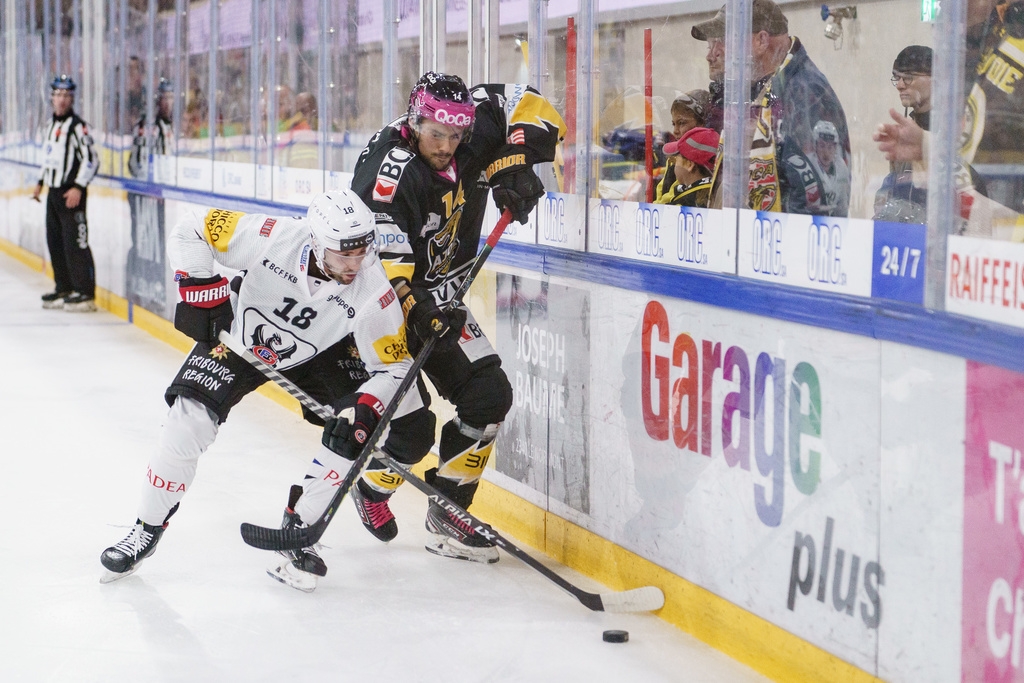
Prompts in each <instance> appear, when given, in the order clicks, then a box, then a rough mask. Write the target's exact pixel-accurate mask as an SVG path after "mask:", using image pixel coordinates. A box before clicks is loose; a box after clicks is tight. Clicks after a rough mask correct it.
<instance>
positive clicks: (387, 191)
mask: <svg viewBox="0 0 1024 683" xmlns="http://www.w3.org/2000/svg"><path fill="white" fill-rule="evenodd" d="M397 189H398V183H396V182H394V181H392V180H387V179H386V178H381V177H380V176H377V182H375V183H374V184H373V200H374V201H376V202H384V203H386V204H390V203H391V202H392V201H393V200H394V198H395V190H397Z"/></svg>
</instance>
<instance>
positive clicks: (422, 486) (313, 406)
mask: <svg viewBox="0 0 1024 683" xmlns="http://www.w3.org/2000/svg"><path fill="white" fill-rule="evenodd" d="M221 341H223V342H224V343H225V344H227V345H228V348H230V349H231V350H232V351H235V353H237V354H238V355H239V356H241V357H243V358H244V359H245V360H246V361H248V362H249V364H250V365H252V366H253V367H255V368H256V369H257V370H259V371H260V372H262V373H263V374H264V375H266V376H267V377H269V378H270V379H272V380H273V381H274V382H276V383H277V384H278V385H279V386H280V387H281V388H283V389H284V390H285V391H287V392H288V393H289V394H291V395H292V396H294V397H295V398H296V399H297V400H298V401H299V402H300V403H301V404H302V405H303V406H305V407H306V408H308V409H309V410H311V411H313V412H314V413H316V414H317V415H319V416H320V417H323V418H325V419H328V418H330V417H332V416H333V413H332V412H331V410H330V409H329V408H327V407H326V406H325V405H323V404H322V403H319V402H318V401H317V400H316V399H315V398H313V397H312V396H310V395H309V394H307V393H306V392H304V391H303V390H302V389H300V388H299V387H297V386H295V385H294V384H292V382H291V381H290V380H289V379H288V378H287V377H285V376H284V375H282V374H280V373H279V372H277V371H276V370H274V369H273V368H270V367H269V366H267V365H265V364H264V363H263V361H261V360H259V359H258V358H257V357H256V356H255V355H253V354H252V353H251V352H249V351H248V350H246V349H245V347H240V349H236V348H235V346H236V345H238V342H237V341H236V340H235V339H234V338H233V337H231V336H230V335H229V334H227V333H226V332H222V333H221ZM419 357H423V354H420V356H419ZM382 421H383V418H382ZM367 443H368V444H369V441H367ZM364 453H366V451H364ZM376 457H377V458H378V459H380V460H381V461H382V462H384V463H385V464H386V465H387V466H388V467H390V468H391V469H392V470H394V471H395V472H397V473H398V474H400V475H401V476H402V477H403V478H404V479H406V480H408V481H409V482H410V483H411V484H412V485H413V486H414V487H416V488H417V489H419V490H420V491H422V492H423V493H424V494H426V496H427V498H428V499H429V500H431V501H433V502H435V503H437V504H438V505H441V506H442V507H443V508H444V509H445V511H446V512H448V513H450V514H452V515H455V516H456V517H458V518H459V519H460V520H462V521H463V522H465V523H466V524H468V525H469V526H470V527H471V528H472V529H473V533H475V534H477V535H479V536H482V537H483V538H486V539H487V540H489V541H491V542H492V543H494V544H495V545H496V546H498V547H499V548H501V549H502V550H504V551H505V552H507V553H508V554H509V555H512V556H514V557H516V558H518V559H520V560H522V561H523V562H525V563H526V564H527V565H529V566H530V567H532V568H534V569H536V570H537V571H538V572H540V573H541V574H543V575H544V576H545V577H547V578H548V579H550V580H551V581H552V582H554V583H555V585H557V586H558V587H559V588H561V589H562V590H564V591H565V592H567V593H569V595H571V596H573V597H574V598H576V599H577V600H579V601H580V602H581V603H582V604H583V605H584V607H587V608H588V609H591V610H593V611H595V612H649V611H652V610H656V609H661V607H662V606H664V604H665V595H664V593H662V592H661V589H660V588H657V587H655V586H643V587H641V588H633V589H631V590H626V591H616V592H610V593H590V592H587V591H585V590H583V589H582V588H579V587H577V586H575V585H573V584H572V583H569V582H568V581H567V580H565V579H563V578H562V577H561V576H559V575H558V574H556V573H555V572H553V571H552V570H550V569H548V568H547V567H546V566H544V565H543V564H541V563H540V561H538V560H537V559H536V558H534V557H533V556H532V555H530V554H529V553H527V552H526V551H524V550H522V549H520V548H519V547H518V546H517V545H515V544H514V543H512V542H511V541H509V540H508V539H506V538H505V537H504V536H502V535H501V534H499V533H498V532H497V531H495V530H494V528H492V527H491V526H490V525H488V524H485V523H484V522H481V521H480V520H479V519H477V518H476V517H474V516H473V515H471V514H470V513H468V512H466V511H465V510H463V509H462V508H461V507H459V506H458V505H456V504H455V503H453V502H452V501H451V500H450V499H449V498H447V497H446V496H444V495H443V494H441V493H440V492H439V491H438V490H437V489H435V488H434V487H433V486H431V485H430V484H428V483H427V482H425V481H423V480H422V479H420V478H419V477H417V476H416V475H415V474H413V473H412V472H411V471H409V470H408V469H407V468H406V466H405V465H403V464H401V463H399V462H397V461H395V459H394V458H392V457H391V456H389V455H387V453H385V452H383V451H378V454H377V455H376ZM357 462H358V461H357ZM366 462H367V463H368V462H369V459H367V461H366ZM356 469H357V468H356V464H355V463H354V464H353V465H352V467H351V468H350V469H349V472H350V473H351V472H354V471H356ZM363 469H365V468H364V467H360V468H359V471H360V474H361V473H362V470H363ZM346 479H347V477H346ZM350 488H351V485H350ZM333 502H334V501H332V503H333ZM339 502H340V500H339ZM325 514H326V513H325ZM332 514H333V513H332ZM317 523H319V520H318V522H317ZM324 526H326V523H325V524H324ZM253 529H255V530H258V532H281V531H282V530H281V529H264V528H263V527H257V526H253V525H251V524H243V525H242V537H243V538H244V539H245V542H246V543H248V544H249V545H252V546H255V547H257V548H262V549H264V550H276V549H277V548H276V547H265V544H267V543H269V542H268V541H265V540H264V537H267V535H266V534H263V535H262V536H260V537H256V536H253V535H252V534H253V533H254V532H253V531H252V530H253ZM310 529H312V526H311V527H307V528H306V529H299V530H297V531H309V530H310ZM247 533H249V534H250V536H247V535H246V534H247ZM321 533H322V531H321ZM277 535H278V534H274V536H277ZM250 537H251V538H252V540H250ZM290 537H291V536H290V535H288V538H290ZM317 538H319V536H317ZM254 541H255V542H254ZM274 542H275V543H276V542H278V541H277V539H275V541H274ZM301 542H302V543H305V544H306V545H310V544H311V543H314V542H315V540H313V541H309V542H307V540H305V539H304V540H302V541H301ZM282 543H283V541H282ZM299 547H306V546H305V545H303V546H299Z"/></svg>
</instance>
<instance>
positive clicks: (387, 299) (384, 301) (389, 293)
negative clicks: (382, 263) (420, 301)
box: [377, 289, 395, 308]
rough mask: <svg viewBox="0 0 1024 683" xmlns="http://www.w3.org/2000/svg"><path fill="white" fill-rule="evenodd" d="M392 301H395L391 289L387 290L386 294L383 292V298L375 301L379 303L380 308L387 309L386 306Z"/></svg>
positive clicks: (393, 292)
mask: <svg viewBox="0 0 1024 683" xmlns="http://www.w3.org/2000/svg"><path fill="white" fill-rule="evenodd" d="M394 300H395V290H393V289H390V290H388V291H387V292H385V294H384V296H382V297H381V298H379V299H377V301H378V302H380V307H381V308H387V307H388V304H390V303H391V302H392V301H394Z"/></svg>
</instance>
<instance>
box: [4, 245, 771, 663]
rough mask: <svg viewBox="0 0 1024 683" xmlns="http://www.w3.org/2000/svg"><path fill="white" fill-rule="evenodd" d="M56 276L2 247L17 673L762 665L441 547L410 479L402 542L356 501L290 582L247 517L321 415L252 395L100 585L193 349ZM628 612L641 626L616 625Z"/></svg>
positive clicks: (288, 469) (397, 502)
mask: <svg viewBox="0 0 1024 683" xmlns="http://www.w3.org/2000/svg"><path fill="white" fill-rule="evenodd" d="M52 287H53V283H52V282H51V281H50V280H48V279H47V278H46V277H44V276H43V275H41V274H39V273H38V272H34V271H32V270H30V269H29V268H27V267H26V266H24V265H22V264H21V263H19V262H18V261H15V260H14V259H12V258H10V257H9V256H7V255H5V254H2V253H0V291H2V292H3V293H4V296H3V297H2V298H0V348H3V349H4V351H5V357H4V370H3V379H2V382H0V387H2V388H0V510H2V511H3V514H2V515H0V520H2V523H3V529H2V531H0V681H73V682H75V683H84V682H89V681H102V682H103V683H111V682H114V683H117V682H119V681H132V682H134V681H161V682H162V681H189V682H196V681H246V682H248V681H273V682H274V683H287V682H290V681H328V680H330V681H445V682H461V681H516V682H520V681H559V682H569V681H589V682H594V683H599V682H602V681H609V682H611V681H614V682H615V683H621V682H622V681H645V682H651V681H690V682H695V683H704V682H707V683H711V682H722V683H727V682H728V683H743V682H745V681H763V680H765V679H764V678H762V677H761V676H759V675H757V674H755V673H753V672H752V671H751V670H750V669H748V668H746V667H745V666H743V665H740V664H738V663H736V662H734V661H732V660H731V659H729V658H728V657H726V656H725V655H723V654H722V653H720V652H718V651H716V650H714V649H712V648H710V647H709V646H707V645H705V644H703V643H701V642H700V641H697V640H696V639H694V638H692V637H690V636H688V635H687V634H685V633H683V632H681V631H679V630H677V629H676V628H675V627H673V626H671V625H669V624H667V623H665V622H663V621H661V620H660V619H658V618H657V617H655V616H653V615H650V614H604V613H594V612H590V611H588V610H587V609H586V608H584V607H582V606H581V605H580V604H579V603H578V602H576V601H575V600H574V599H573V598H571V597H570V596H568V595H567V594H565V593H563V592H562V591H561V590H559V589H558V588H557V587H555V586H554V585H553V584H552V583H550V582H549V581H548V580H546V579H545V578H543V577H542V576H541V575H540V574H538V573H537V572H535V571H534V570H532V569H530V568H529V567H527V566H526V565H524V564H522V563H521V562H519V561H517V560H516V559H515V558H513V557H511V556H509V555H506V554H504V553H503V554H502V558H501V561H500V562H499V563H498V564H496V565H489V566H485V565H478V564H472V563H468V562H461V561H457V560H449V559H444V558H439V557H436V556H434V555H431V554H429V553H427V552H426V551H425V550H424V549H423V542H424V540H425V539H426V532H425V531H424V529H423V515H424V511H425V509H426V502H425V499H424V497H423V496H422V495H421V494H420V493H419V492H418V491H416V490H415V489H413V488H412V487H411V486H406V487H403V489H401V490H400V491H399V492H398V493H397V494H396V496H395V497H394V501H393V503H392V508H393V510H394V511H395V514H396V515H397V518H398V523H399V529H400V531H399V535H398V538H397V539H396V540H395V541H394V542H392V543H391V544H389V545H384V544H382V543H380V542H379V541H377V540H376V539H374V538H373V537H371V536H370V534H368V533H367V532H366V531H365V530H364V529H363V528H362V526H361V525H360V524H359V521H358V519H357V517H356V514H355V511H354V510H353V509H352V507H351V505H350V504H348V503H346V504H345V507H344V509H343V510H342V511H341V512H340V513H339V515H338V517H337V518H335V520H334V521H333V522H332V524H331V527H330V528H329V529H328V530H327V532H326V534H325V535H324V538H323V542H324V543H325V545H326V546H327V547H326V548H325V549H324V550H323V553H322V554H323V557H324V559H325V561H326V562H327V564H328V567H329V572H328V574H327V576H326V577H324V578H322V579H321V580H320V585H319V587H318V588H317V590H316V591H315V592H314V593H312V594H305V593H301V592H299V591H296V590H293V589H290V588H288V587H286V586H283V585H281V584H279V583H277V582H275V581H273V580H272V579H270V578H269V577H268V576H267V575H266V573H265V568H266V567H267V566H269V565H270V564H271V563H272V562H273V561H274V558H275V557H276V556H274V555H271V554H270V553H266V552H264V551H259V550H255V549H253V548H250V547H248V546H246V545H245V544H244V543H243V542H242V539H241V537H240V536H239V533H238V526H239V524H240V523H241V522H243V521H248V522H255V523H259V524H264V525H276V524H278V523H279V521H280V515H281V509H282V508H283V506H284V503H285V501H286V497H287V493H288V486H289V485H290V484H291V483H292V482H296V481H299V480H300V479H301V477H302V474H303V472H304V471H305V466H306V462H307V458H308V457H309V455H310V454H311V453H312V452H313V451H314V449H315V448H316V446H317V444H318V443H319V433H318V431H317V430H316V429H315V428H313V427H311V426H309V425H307V424H306V423H304V422H302V420H301V419H300V418H299V417H298V416H297V415H295V414H294V413H291V412H289V411H287V410H285V409H283V408H281V407H280V406H278V405H277V404H275V403H273V402H272V401H270V400H268V399H266V398H264V397H263V396H260V395H256V394H254V395H252V396H250V397H248V398H246V399H245V400H244V401H243V402H242V403H241V404H240V405H239V406H238V407H237V408H235V410H234V411H233V412H232V414H231V417H230V419H229V420H228V422H227V423H226V424H225V425H224V426H223V427H222V428H221V432H220V436H219V437H218V439H217V442H216V443H215V444H214V446H213V447H212V448H211V449H210V450H209V452H207V453H206V454H205V455H204V456H203V457H202V458H201V459H200V461H199V472H198V474H197V476H196V480H195V483H194V485H193V490H192V491H190V492H189V494H188V495H187V496H186V497H185V499H184V501H183V502H182V506H181V509H180V511H179V512H178V514H177V515H176V516H175V517H174V519H173V520H172V523H171V525H170V527H169V528H168V530H167V533H166V534H165V535H164V538H163V540H162V541H161V543H160V546H159V549H158V550H157V552H156V553H155V554H154V555H153V556H152V557H150V558H149V559H147V560H146V561H145V562H144V563H143V564H142V565H141V567H140V568H139V570H138V572H136V573H135V574H134V575H133V576H130V577H127V578H125V579H122V580H120V581H117V582H115V583H111V584H107V585H101V584H100V583H99V575H100V563H99V555H100V552H101V551H102V550H103V549H104V548H105V547H107V546H109V545H112V544H113V543H115V542H116V541H118V540H120V539H121V538H122V537H123V536H124V535H125V534H126V533H127V529H128V526H129V525H130V524H131V523H132V522H133V521H134V519H135V510H136V505H137V501H138V494H139V489H140V486H141V483H142V481H143V477H144V474H145V470H146V462H147V458H148V454H149V452H150V450H151V448H152V447H153V445H154V444H155V442H156V439H157V435H158V431H159V428H160V424H161V421H162V419H163V416H164V414H165V412H166V405H165V403H164V401H163V391H164V388H165V387H166V385H167V383H168V382H169V381H170V380H171V378H172V377H173V376H174V373H175V371H176V370H177V367H178V364H179V363H180V362H181V360H182V358H183V354H181V353H180V352H178V351H176V350H174V349H172V348H171V347H169V346H167V345H165V344H164V343H162V342H160V341H158V340H156V339H154V338H153V337H150V336H149V335H147V334H146V333H145V332H143V331H141V330H139V329H138V328H136V327H133V326H132V325H129V324H127V323H125V322H123V321H121V320H119V319H118V318H116V317H114V316H112V315H110V314H108V313H106V312H102V311H101V312H98V313H65V312H63V311H59V310H57V311H46V310H42V308H40V305H39V296H40V295H41V294H43V293H45V292H47V291H50V290H51V289H52ZM541 557H542V556H541ZM557 569H558V571H560V572H563V573H564V575H566V576H568V577H571V579H572V580H573V581H577V582H579V585H581V586H583V587H585V588H586V589H587V590H602V588H601V587H600V586H598V585H597V584H594V583H592V582H589V580H588V579H586V578H585V577H581V576H579V575H577V574H573V573H572V572H570V571H569V570H567V569H565V568H562V567H558V568H557ZM612 628H614V629H625V630H628V631H629V633H630V640H629V643H627V644H609V643H605V642H603V641H602V640H601V633H602V631H604V630H606V629H612Z"/></svg>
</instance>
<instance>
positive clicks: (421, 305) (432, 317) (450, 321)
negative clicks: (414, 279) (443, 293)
mask: <svg viewBox="0 0 1024 683" xmlns="http://www.w3.org/2000/svg"><path fill="white" fill-rule="evenodd" d="M402 311H404V312H405V319H406V322H407V323H408V326H409V327H410V328H412V331H413V332H414V333H415V334H416V337H417V338H419V340H420V341H421V342H425V341H427V340H428V339H430V338H431V337H435V338H436V339H437V340H438V342H439V343H441V344H450V345H452V346H454V345H455V344H458V343H459V337H460V336H462V326H463V325H465V324H466V312H465V311H464V310H462V309H461V308H456V309H453V310H450V311H442V310H441V309H440V308H439V307H438V305H437V303H436V302H435V301H434V296H433V295H432V294H431V293H430V291H429V290H428V289H426V288H424V287H410V288H409V291H408V292H407V293H406V294H405V296H403V297H402Z"/></svg>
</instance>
